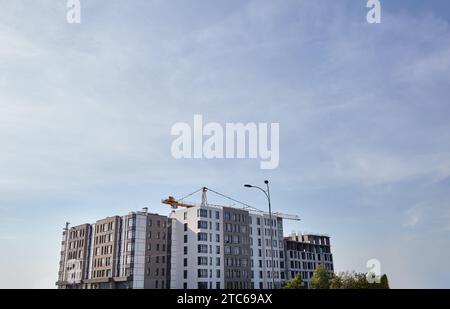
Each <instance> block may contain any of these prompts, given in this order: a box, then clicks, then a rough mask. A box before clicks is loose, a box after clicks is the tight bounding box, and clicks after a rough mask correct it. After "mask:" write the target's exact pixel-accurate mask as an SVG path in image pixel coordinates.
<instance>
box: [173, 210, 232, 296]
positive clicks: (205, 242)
mask: <svg viewBox="0 0 450 309" xmlns="http://www.w3.org/2000/svg"><path fill="white" fill-rule="evenodd" d="M170 218H171V219H172V223H171V225H172V246H171V257H172V258H171V278H170V279H171V280H170V287H171V288H172V289H185V288H187V289H198V288H208V289H217V288H224V261H223V224H222V222H223V211H222V209H221V208H218V207H191V208H187V209H181V210H178V211H176V212H175V211H174V212H172V214H171V215H170Z"/></svg>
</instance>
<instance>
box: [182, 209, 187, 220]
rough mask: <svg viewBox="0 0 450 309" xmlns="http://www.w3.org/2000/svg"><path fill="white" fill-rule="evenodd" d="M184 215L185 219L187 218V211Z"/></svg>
mask: <svg viewBox="0 0 450 309" xmlns="http://www.w3.org/2000/svg"><path fill="white" fill-rule="evenodd" d="M183 217H184V220H187V211H185V212H184V214H183Z"/></svg>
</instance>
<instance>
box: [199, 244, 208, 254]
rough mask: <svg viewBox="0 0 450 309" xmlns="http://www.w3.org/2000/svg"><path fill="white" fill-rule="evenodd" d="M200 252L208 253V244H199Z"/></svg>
mask: <svg viewBox="0 0 450 309" xmlns="http://www.w3.org/2000/svg"><path fill="white" fill-rule="evenodd" d="M198 253H208V245H198Z"/></svg>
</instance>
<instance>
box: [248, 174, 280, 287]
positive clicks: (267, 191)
mask: <svg viewBox="0 0 450 309" xmlns="http://www.w3.org/2000/svg"><path fill="white" fill-rule="evenodd" d="M264 183H265V184H266V186H267V190H264V189H263V188H261V187H258V186H253V185H249V184H245V185H244V187H246V188H256V189H259V190H261V191H262V192H263V193H264V194H265V195H266V197H267V201H268V202H269V220H270V254H271V256H272V274H271V278H272V288H273V289H274V288H275V278H274V274H275V272H274V270H273V268H274V264H275V263H274V260H273V256H274V252H273V230H272V207H271V205H270V190H269V181H268V180H264Z"/></svg>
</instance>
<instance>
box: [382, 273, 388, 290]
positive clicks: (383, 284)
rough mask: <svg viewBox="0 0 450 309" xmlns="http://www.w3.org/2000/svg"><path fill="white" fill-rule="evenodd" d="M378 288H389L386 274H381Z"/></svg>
mask: <svg viewBox="0 0 450 309" xmlns="http://www.w3.org/2000/svg"><path fill="white" fill-rule="evenodd" d="M380 289H389V281H388V277H387V276H386V274H384V275H383V276H381V282H380Z"/></svg>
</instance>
